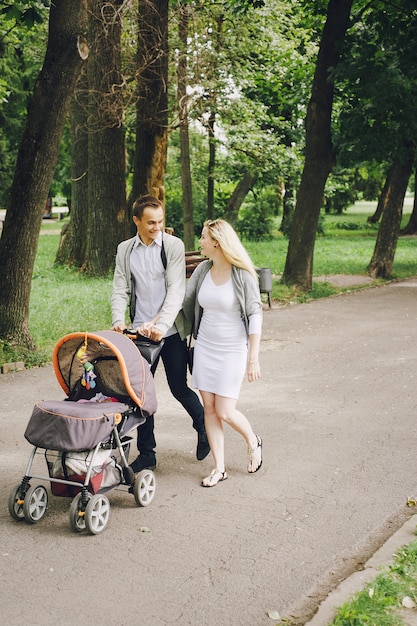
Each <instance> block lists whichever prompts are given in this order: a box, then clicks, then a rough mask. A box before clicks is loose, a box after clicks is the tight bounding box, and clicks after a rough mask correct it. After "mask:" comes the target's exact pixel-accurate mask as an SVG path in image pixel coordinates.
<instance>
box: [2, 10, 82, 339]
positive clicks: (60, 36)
mask: <svg viewBox="0 0 417 626" xmlns="http://www.w3.org/2000/svg"><path fill="white" fill-rule="evenodd" d="M85 10H86V1H84V0H60V2H53V3H52V4H51V9H50V15H49V36H48V45H47V49H46V54H45V59H44V63H43V67H42V70H41V72H40V74H39V76H38V78H37V80H36V83H35V86H34V91H33V97H32V101H31V105H30V108H29V110H28V117H27V120H26V125H25V128H24V131H23V135H22V138H21V141H20V146H19V151H18V156H17V163H16V170H15V175H14V179H13V184H12V189H11V195H10V205H9V207H8V210H7V213H6V219H5V223H4V228H3V233H2V237H1V239H0V284H1V290H0V337H1V338H2V339H6V340H11V341H14V342H16V343H18V344H20V345H22V346H27V347H30V348H33V347H34V343H33V339H32V337H31V335H30V332H29V323H28V319H29V300H30V289H31V278H32V271H33V266H34V262H35V256H36V249H37V244H38V238H39V231H40V226H41V222H42V215H43V211H44V206H45V200H46V198H47V196H48V191H49V188H50V184H51V181H52V178H53V174H54V170H55V166H56V163H57V160H58V154H59V145H60V140H61V136H62V132H63V129H64V125H65V121H66V117H67V112H68V107H69V104H70V101H71V97H72V94H73V91H74V87H75V84H76V81H77V79H78V76H79V73H80V70H81V66H82V62H83V59H85V58H86V57H87V55H88V48H87V44H86V40H85V37H84V33H85V15H86V13H85Z"/></svg>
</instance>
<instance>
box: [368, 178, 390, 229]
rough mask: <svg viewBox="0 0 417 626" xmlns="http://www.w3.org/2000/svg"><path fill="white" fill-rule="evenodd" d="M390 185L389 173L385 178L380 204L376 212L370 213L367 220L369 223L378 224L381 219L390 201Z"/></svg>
mask: <svg viewBox="0 0 417 626" xmlns="http://www.w3.org/2000/svg"><path fill="white" fill-rule="evenodd" d="M389 186H390V180H389V175H387V177H386V179H385V183H384V187H383V189H382V191H381V194H380V196H379V198H378V204H377V207H376V209H375V213H374V214H373V215H370V216H369V217H368V219H367V220H366V221H367V222H368V224H377V223H378V222H379V220H380V219H381V215H382V214H383V212H384V210H385V207H386V205H387V202H388V197H389Z"/></svg>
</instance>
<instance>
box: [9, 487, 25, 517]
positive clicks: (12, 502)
mask: <svg viewBox="0 0 417 626" xmlns="http://www.w3.org/2000/svg"><path fill="white" fill-rule="evenodd" d="M20 486H21V484H20V483H19V484H18V485H16V486H15V487H13V489H12V490H11V492H10V496H9V513H10V515H11V516H12V517H13V519H14V520H16V522H23V520H24V519H25V515H24V513H23V500H22V499H21V497H20Z"/></svg>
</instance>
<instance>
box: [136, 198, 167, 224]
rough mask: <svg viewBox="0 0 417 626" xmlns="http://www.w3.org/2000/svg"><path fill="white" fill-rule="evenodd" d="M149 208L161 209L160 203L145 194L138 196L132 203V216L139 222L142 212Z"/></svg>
mask: <svg viewBox="0 0 417 626" xmlns="http://www.w3.org/2000/svg"><path fill="white" fill-rule="evenodd" d="M147 207H150V208H151V209H163V208H164V207H163V205H162V202H161V201H160V200H158V198H155V196H151V195H150V194H146V195H144V196H139V198H136V200H135V201H134V203H133V215H134V216H135V217H137V218H138V219H139V220H140V219H142V215H143V212H144V210H145V209H146V208H147Z"/></svg>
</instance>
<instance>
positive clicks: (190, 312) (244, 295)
mask: <svg viewBox="0 0 417 626" xmlns="http://www.w3.org/2000/svg"><path fill="white" fill-rule="evenodd" d="M212 265H213V261H211V260H207V261H202V262H201V263H200V264H199V265H198V266H197V267H196V269H195V270H194V272H193V273H192V275H191V278H190V279H189V280H188V283H187V289H186V294H185V299H184V302H183V305H182V311H183V314H184V316H185V320H184V322H185V324H187V325H188V328H187V330H188V333H190V332H191V330H192V332H193V335H194V337H197V333H198V328H199V326H200V321H201V316H202V314H203V309H202V307H201V306H200V305H199V304H198V299H197V296H198V292H199V290H200V287H201V284H202V282H203V280H204V278H205V277H206V275H207V273H208V272H209V270H210V268H211V267H212ZM232 282H233V288H234V290H235V294H236V297H237V299H238V302H239V306H240V312H241V317H242V321H243V323H244V325H245V328H246V334H247V335H248V336H249V328H250V318H251V316H252V315H259V314H261V315H262V301H261V296H260V293H259V285H258V284H257V282H256V281H255V280H254V278H253V276H252V275H251V274H250V273H249V272H248V271H247V270H243V269H240V268H239V267H235V266H234V265H232ZM193 322H194V324H193Z"/></svg>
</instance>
